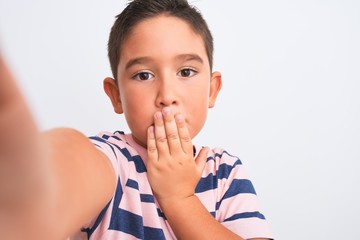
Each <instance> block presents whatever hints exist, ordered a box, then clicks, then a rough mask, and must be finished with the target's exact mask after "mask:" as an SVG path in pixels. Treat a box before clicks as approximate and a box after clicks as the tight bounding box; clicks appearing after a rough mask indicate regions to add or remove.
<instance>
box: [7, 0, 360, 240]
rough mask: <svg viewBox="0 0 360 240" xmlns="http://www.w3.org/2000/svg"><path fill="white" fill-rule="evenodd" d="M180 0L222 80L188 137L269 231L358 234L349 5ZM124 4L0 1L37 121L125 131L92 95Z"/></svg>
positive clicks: (296, 235) (359, 15)
mask: <svg viewBox="0 0 360 240" xmlns="http://www.w3.org/2000/svg"><path fill="white" fill-rule="evenodd" d="M191 2H192V3H194V4H195V5H196V6H198V8H199V9H200V10H201V11H202V13H203V15H204V17H205V18H206V19H207V21H208V23H209V26H210V28H211V29H212V32H213V35H214V38H215V70H219V71H221V72H222V73H223V80H224V86H223V90H222V92H221V94H220V96H219V101H218V102H217V105H216V107H215V109H213V110H211V111H210V113H209V118H208V122H207V124H206V126H205V128H204V130H203V132H202V134H201V135H199V136H198V137H197V138H196V140H195V141H196V142H197V143H200V144H202V145H210V146H215V145H217V146H221V147H224V148H226V149H228V150H229V152H231V153H233V154H235V155H237V156H239V157H240V158H241V159H242V161H243V163H244V164H245V165H246V166H247V169H248V172H250V175H251V176H252V178H253V182H254V185H255V187H256V189H257V192H258V195H259V197H260V200H261V205H262V208H263V211H264V213H265V215H266V217H267V219H268V220H269V222H270V224H271V226H272V228H273V231H274V233H275V236H276V238H277V239H283V240H287V239H291V240H297V239H299V240H300V239H347V238H349V239H358V238H359V236H360V228H359V224H360V220H359V218H360V207H359V204H360V195H359V183H360V177H359V174H358V173H357V172H358V171H359V164H358V162H359V160H360V150H359V149H360V124H359V123H360V94H359V93H360V1H356V0H311V1H310V0H301V1H300V0H296V1H285V0H282V1H281V0H273V1H267V0H257V1H256V0H253V1H230V0H223V1H205V0H197V1H191ZM125 4H126V1H125V0H119V1H115V0H111V1H94V0H91V1H89V0H78V1H70V0H62V1H49V0H31V1H25V0H11V1H9V0H6V1H5V0H0V51H1V52H2V55H4V56H5V57H6V60H7V62H8V64H9V65H10V67H11V68H12V70H13V72H14V74H15V75H16V77H17V79H18V83H19V85H20V87H21V89H22V91H23V93H24V95H25V97H26V98H27V100H28V103H29V105H30V107H31V108H32V110H33V113H34V116H35V117H36V119H37V121H38V123H39V127H40V129H48V128H51V127H56V126H68V127H74V128H77V129H79V130H81V131H83V132H84V133H85V134H87V135H92V134H95V133H97V132H99V131H102V130H108V131H114V130H117V129H125V130H126V127H125V126H126V124H125V122H124V119H123V118H122V117H121V116H117V115H115V114H114V113H113V111H112V108H111V105H110V102H109V101H108V100H107V98H106V95H105V94H104V93H103V91H102V80H103V78H104V77H106V76H110V75H111V73H110V67H109V64H108V61H107V53H106V44H107V37H108V34H109V30H110V27H111V25H112V23H113V20H114V17H115V15H117V14H118V13H119V12H120V11H121V9H123V7H124V6H125ZM220 126H221V127H220Z"/></svg>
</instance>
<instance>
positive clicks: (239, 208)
mask: <svg viewBox="0 0 360 240" xmlns="http://www.w3.org/2000/svg"><path fill="white" fill-rule="evenodd" d="M220 157H221V159H220V161H219V166H218V171H217V178H218V184H219V186H218V187H219V189H220V190H219V191H218V194H219V196H218V199H219V201H218V210H217V218H218V220H219V222H221V223H222V224H223V225H224V226H225V227H226V228H228V229H230V230H231V231H232V232H234V233H236V234H238V235H239V236H241V237H243V238H245V239H249V238H270V239H272V238H273V235H272V232H271V229H270V227H269V225H268V222H267V221H266V218H265V216H264V215H263V213H262V212H261V210H260V206H259V200H258V197H257V195H256V191H255V188H254V186H253V184H252V182H251V181H250V179H249V177H248V174H247V173H246V171H245V169H244V165H243V164H242V162H241V161H240V159H239V158H237V157H235V156H232V155H230V154H229V153H227V152H226V151H224V152H222V154H221V155H220Z"/></svg>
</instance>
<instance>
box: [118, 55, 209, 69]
mask: <svg viewBox="0 0 360 240" xmlns="http://www.w3.org/2000/svg"><path fill="white" fill-rule="evenodd" d="M175 60H179V61H197V62H199V63H201V64H203V63H204V60H203V59H202V58H201V57H200V56H199V55H197V54H192V53H187V54H179V55H177V56H175ZM151 61H152V58H151V57H138V58H133V59H130V60H129V61H128V62H127V63H126V65H125V69H126V70H127V69H129V68H130V67H132V66H134V65H137V64H139V65H141V64H144V63H146V62H151Z"/></svg>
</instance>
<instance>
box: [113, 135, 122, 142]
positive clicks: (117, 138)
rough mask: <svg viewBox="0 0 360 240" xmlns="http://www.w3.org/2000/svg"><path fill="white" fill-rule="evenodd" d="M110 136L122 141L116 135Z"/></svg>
mask: <svg viewBox="0 0 360 240" xmlns="http://www.w3.org/2000/svg"><path fill="white" fill-rule="evenodd" d="M111 137H112V138H115V139H116V140H119V141H122V140H121V138H119V137H118V136H114V135H113V136H111Z"/></svg>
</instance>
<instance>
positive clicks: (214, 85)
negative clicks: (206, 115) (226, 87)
mask: <svg viewBox="0 0 360 240" xmlns="http://www.w3.org/2000/svg"><path fill="white" fill-rule="evenodd" d="M221 87H222V77H221V73H220V72H213V73H212V74H211V80H210V94H209V108H213V107H214V106H215V102H216V98H217V95H218V94H219V92H220V90H221Z"/></svg>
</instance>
